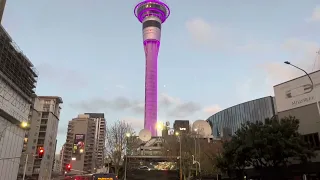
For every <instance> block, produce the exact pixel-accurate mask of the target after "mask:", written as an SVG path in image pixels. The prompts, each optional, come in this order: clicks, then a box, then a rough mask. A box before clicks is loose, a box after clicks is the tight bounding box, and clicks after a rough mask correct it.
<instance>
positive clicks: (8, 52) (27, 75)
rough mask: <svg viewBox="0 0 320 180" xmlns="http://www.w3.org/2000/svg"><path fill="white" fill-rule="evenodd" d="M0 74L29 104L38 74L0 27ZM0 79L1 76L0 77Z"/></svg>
mask: <svg viewBox="0 0 320 180" xmlns="http://www.w3.org/2000/svg"><path fill="white" fill-rule="evenodd" d="M0 73H1V74H2V76H3V75H4V76H5V77H2V79H4V80H5V81H10V82H7V83H8V84H11V87H12V88H13V89H14V90H16V91H17V92H18V93H19V94H20V95H21V96H22V97H24V98H25V99H26V100H27V101H28V102H30V103H31V101H32V97H33V94H35V88H36V83H37V79H38V72H37V70H36V69H35V67H34V66H33V64H32V63H31V62H30V61H29V59H28V58H27V57H26V56H25V55H24V54H23V52H22V51H21V50H20V49H19V47H18V46H17V45H16V44H15V43H14V42H13V40H12V39H11V37H10V35H9V34H8V33H7V32H6V30H5V29H4V28H3V26H1V25H0ZM0 78H1V76H0Z"/></svg>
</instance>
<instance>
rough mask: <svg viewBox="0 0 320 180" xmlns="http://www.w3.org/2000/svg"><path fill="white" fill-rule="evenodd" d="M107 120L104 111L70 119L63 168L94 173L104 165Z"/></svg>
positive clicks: (76, 172) (74, 172) (73, 172)
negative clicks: (69, 167) (69, 166)
mask: <svg viewBox="0 0 320 180" xmlns="http://www.w3.org/2000/svg"><path fill="white" fill-rule="evenodd" d="M105 134H106V122H105V118H104V114H103V113H85V114H81V115H78V117H77V118H74V119H72V120H71V121H69V124H68V132H67V140H66V143H65V147H64V151H63V168H64V169H65V168H66V167H67V165H68V164H71V167H72V171H71V172H70V173H71V174H79V173H83V172H86V173H92V172H94V171H95V169H99V168H101V167H102V166H104V147H105Z"/></svg>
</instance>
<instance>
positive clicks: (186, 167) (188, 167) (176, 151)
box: [163, 134, 194, 179]
mask: <svg viewBox="0 0 320 180" xmlns="http://www.w3.org/2000/svg"><path fill="white" fill-rule="evenodd" d="M180 141H181V160H182V167H181V168H182V174H183V176H184V179H187V178H189V177H190V176H191V174H192V168H193V164H192V155H193V154H194V140H193V138H192V137H191V136H190V135H189V134H182V135H180V136H174V135H172V136H167V137H165V139H164V143H163V154H164V155H165V156H168V157H179V159H178V161H177V165H178V167H179V164H180V163H179V162H180ZM179 168H180V167H179Z"/></svg>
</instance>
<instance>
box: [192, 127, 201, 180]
mask: <svg viewBox="0 0 320 180" xmlns="http://www.w3.org/2000/svg"><path fill="white" fill-rule="evenodd" d="M194 132H195V133H196V134H195V136H194V155H192V157H193V160H192V162H193V164H195V163H197V164H198V165H199V173H201V168H200V159H201V153H200V151H201V146H200V141H199V143H198V144H199V152H198V154H199V161H196V156H197V136H198V135H199V128H195V129H194ZM196 175H198V168H197V166H196Z"/></svg>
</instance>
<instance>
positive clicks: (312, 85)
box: [284, 61, 320, 116]
mask: <svg viewBox="0 0 320 180" xmlns="http://www.w3.org/2000/svg"><path fill="white" fill-rule="evenodd" d="M284 63H285V64H287V65H290V66H292V67H294V68H297V69H299V70H301V71H303V72H304V73H305V74H306V75H307V76H308V78H309V80H310V82H311V90H310V92H312V91H313V89H314V83H313V81H312V79H311V77H310V75H309V74H308V73H307V71H305V70H303V69H302V68H300V67H298V66H295V65H293V64H291V63H290V62H289V61H285V62H284ZM314 94H315V98H316V103H317V108H318V113H319V116H320V107H319V102H318V96H317V92H315V93H314Z"/></svg>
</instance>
